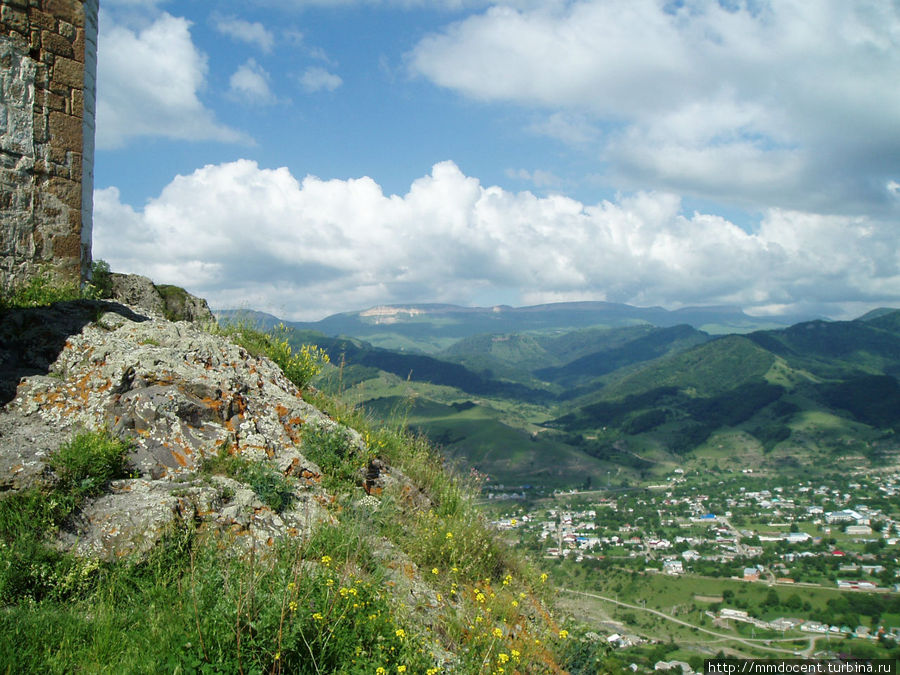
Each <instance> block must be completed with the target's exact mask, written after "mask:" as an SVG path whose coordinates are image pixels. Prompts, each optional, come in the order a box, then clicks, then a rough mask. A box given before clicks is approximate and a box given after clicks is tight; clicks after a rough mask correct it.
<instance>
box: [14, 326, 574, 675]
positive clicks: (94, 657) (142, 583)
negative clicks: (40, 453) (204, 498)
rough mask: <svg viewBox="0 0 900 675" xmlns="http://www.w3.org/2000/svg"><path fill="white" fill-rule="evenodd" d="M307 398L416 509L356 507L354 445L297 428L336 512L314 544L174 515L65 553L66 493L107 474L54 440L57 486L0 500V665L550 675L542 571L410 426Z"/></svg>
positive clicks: (556, 640)
mask: <svg viewBox="0 0 900 675" xmlns="http://www.w3.org/2000/svg"><path fill="white" fill-rule="evenodd" d="M256 343H258V344H259V345H261V347H260V348H261V349H263V350H265V349H267V348H269V347H271V346H272V345H271V344H269V345H268V347H267V346H266V341H265V340H256ZM276 346H277V345H276ZM310 396H311V398H312V400H313V402H314V403H315V404H316V405H318V406H319V407H320V408H322V409H325V410H328V411H329V413H330V414H332V415H333V416H335V417H337V418H338V419H339V421H341V422H343V423H345V424H347V425H349V426H352V427H354V428H357V429H358V430H359V431H360V433H361V434H362V435H363V436H364V438H365V439H366V442H367V444H368V447H369V451H370V453H371V454H372V455H373V456H377V457H379V458H381V459H382V460H383V461H385V462H386V463H388V464H389V465H390V466H393V467H397V468H399V469H401V470H402V471H403V472H404V473H405V474H406V475H407V476H409V477H410V479H411V480H412V482H413V485H415V488H414V489H415V490H419V491H421V495H422V497H423V498H424V499H425V500H426V505H423V504H422V503H421V499H420V500H411V499H409V497H408V494H409V493H408V492H407V491H404V489H403V487H402V486H399V485H398V486H397V488H396V489H388V490H386V491H385V492H384V493H383V494H381V495H380V496H379V497H378V498H377V499H375V498H370V501H369V502H367V501H366V500H365V498H366V496H365V493H364V492H363V490H362V488H361V487H360V480H361V478H360V476H361V475H362V474H361V473H360V469H361V468H363V467H364V464H363V465H359V464H358V462H359V461H361V460H360V458H359V457H357V455H356V453H355V452H350V451H346V450H345V451H340V452H336V451H335V452H331V451H329V453H327V457H326V455H324V454H323V455H322V456H321V457H319V456H318V455H317V454H316V453H319V452H320V450H317V449H316V448H318V447H319V444H320V443H321V442H325V441H322V439H319V438H318V437H314V436H310V437H309V438H306V436H305V437H304V443H305V445H304V451H305V452H309V453H313V454H312V455H311V457H312V458H313V459H314V460H316V461H319V463H320V464H321V465H322V466H323V468H326V469H327V471H328V474H329V475H328V476H326V478H327V481H326V482H325V484H326V485H327V486H328V488H329V492H330V494H331V497H332V499H331V501H329V502H328V504H327V505H328V508H329V509H330V510H331V513H332V516H333V518H334V521H333V524H331V525H329V524H323V525H321V526H319V527H318V528H317V529H316V531H315V532H314V534H313V535H312V537H311V538H309V539H307V540H305V541H302V542H300V543H299V544H298V543H296V542H295V543H284V544H275V545H274V546H273V547H271V548H269V549H266V550H262V551H253V552H252V553H250V554H247V555H243V554H238V553H236V552H233V553H231V554H230V555H229V554H228V553H227V551H229V550H230V544H229V539H228V536H227V535H223V534H219V533H216V532H210V531H205V530H203V529H194V526H193V525H190V524H185V526H183V527H178V528H175V529H174V530H173V531H172V532H171V533H170V535H169V536H168V537H166V538H165V539H164V540H163V541H162V542H161V543H160V544H159V545H158V546H157V547H156V548H155V549H154V550H153V551H152V552H151V553H150V555H149V556H147V557H146V558H144V559H133V560H132V559H123V560H120V561H117V562H115V563H101V562H98V561H92V560H79V559H75V558H72V557H71V556H68V555H66V554H62V553H59V552H57V551H55V550H54V549H53V548H52V546H49V545H48V543H47V542H48V535H49V534H51V533H52V531H53V530H54V529H55V528H56V527H59V526H60V524H61V523H62V522H63V521H64V519H65V518H66V517H69V516H68V514H69V513H75V512H77V508H78V499H80V498H81V497H78V495H79V494H80V492H78V491H83V490H85V489H90V490H91V491H92V492H91V494H92V495H93V494H96V493H98V491H99V493H102V491H103V490H104V489H105V487H104V486H105V483H106V481H107V480H108V478H109V477H110V475H112V474H109V475H108V473H109V471H113V473H116V472H118V471H119V470H120V469H116V468H115V466H114V467H113V468H112V469H108V466H109V465H110V462H109V461H107V459H103V460H102V461H101V460H99V459H96V458H95V456H94V455H86V456H85V452H86V451H84V450H80V449H76V450H74V451H66V453H61V455H60V456H61V457H65V463H64V464H61V463H60V462H59V461H55V463H54V466H57V465H59V466H62V467H68V466H74V467H76V468H77V472H76V474H77V475H76V474H73V476H74V477H73V478H72V479H71V480H69V479H68V478H66V476H67V475H68V474H67V473H66V472H65V471H63V469H61V468H58V469H57V472H58V474H59V476H60V478H59V479H57V480H51V481H50V482H48V483H47V484H46V485H44V486H39V487H36V488H33V489H32V490H29V491H27V492H25V493H12V494H7V495H4V496H3V497H2V499H0V603H2V607H3V610H2V611H0V672H17V671H18V670H19V669H20V668H21V667H22V666H23V664H28V669H29V670H34V671H40V672H111V673H112V672H115V673H118V672H160V671H167V672H200V671H202V672H223V673H225V672H228V673H230V672H260V673H261V672H297V673H307V672H308V673H312V672H334V673H337V672H348V673H349V672H353V673H374V672H381V671H380V670H378V669H381V668H383V669H385V671H386V672H410V673H437V672H444V668H445V666H446V667H447V668H451V669H453V670H454V672H472V673H478V672H490V671H492V670H494V669H495V668H496V667H498V666H500V665H507V668H519V669H521V670H523V671H527V672H535V673H539V672H556V671H557V668H558V656H557V654H558V647H559V645H560V644H561V643H562V642H564V640H565V635H564V632H563V633H561V632H560V629H559V626H557V625H556V624H555V623H554V622H553V620H552V619H551V617H550V615H549V614H548V613H547V612H546V610H545V609H544V604H543V602H542V601H541V599H540V595H541V594H542V593H543V590H544V589H543V581H544V579H542V578H540V577H538V576H537V574H536V573H534V572H533V571H531V568H530V567H529V566H528V564H527V563H525V561H523V559H522V558H521V557H519V556H518V555H517V554H515V553H514V552H512V551H511V550H510V549H508V548H507V547H506V546H505V545H504V544H503V543H502V542H501V541H500V540H499V538H498V537H497V536H496V535H495V533H494V532H493V531H492V530H490V529H489V528H488V527H487V525H486V521H485V518H484V517H483V515H482V514H481V513H480V511H479V510H478V508H477V507H476V506H475V504H474V497H475V493H474V491H473V486H472V485H469V484H467V483H465V482H464V481H461V480H459V479H457V478H454V477H453V476H452V475H450V474H449V473H447V472H446V471H445V470H444V469H443V468H442V462H441V459H440V457H439V456H437V455H436V453H435V451H434V450H433V448H432V447H431V446H430V445H429V444H427V443H426V442H425V441H424V439H422V438H421V437H417V436H413V435H410V434H409V433H407V432H406V431H405V430H404V429H403V428H396V427H394V428H388V427H386V426H384V425H380V424H375V423H373V422H372V420H371V418H369V417H368V416H367V415H366V414H365V413H364V412H363V411H361V410H359V409H356V408H352V407H348V406H347V405H346V404H344V403H342V402H340V401H338V400H336V399H333V398H330V397H327V396H325V395H321V394H319V395H316V396H313V395H310ZM310 433H312V432H310ZM101 440H102V439H101ZM332 440H334V441H335V442H338V441H339V440H340V439H332ZM97 442H98V443H99V442H100V441H97ZM103 442H104V443H105V441H103ZM101 445H102V443H101ZM332 445H333V443H331V441H329V442H328V443H327V446H328V448H330V449H331V450H334V448H332ZM95 446H96V443H95V442H94V441H91V442H90V443H88V445H87V447H95ZM104 447H105V446H104ZM324 447H325V446H322V448H324ZM117 452H118V450H117ZM321 452H325V450H321ZM106 454H109V453H106ZM95 455H96V453H95ZM101 456H102V457H106V455H103V454H102V453H101V454H100V455H97V457H101ZM117 456H119V457H120V456H121V453H120V452H119V454H118V455H117ZM328 458H330V459H328ZM326 459H328V461H327V462H326V461H325V460H326ZM332 460H333V461H332ZM113 464H114V463H113ZM332 464H334V465H333V466H332ZM116 466H118V465H116ZM120 468H121V467H120ZM73 470H74V469H73ZM85 486H87V488H86V487H85ZM372 499H374V502H372ZM376 502H377V503H376ZM223 551H225V552H226V553H223ZM454 664H455V665H454Z"/></svg>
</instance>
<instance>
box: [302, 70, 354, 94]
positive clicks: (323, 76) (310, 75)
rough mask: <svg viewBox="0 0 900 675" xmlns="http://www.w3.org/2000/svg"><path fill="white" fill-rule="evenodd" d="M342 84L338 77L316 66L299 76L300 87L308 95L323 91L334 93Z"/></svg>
mask: <svg viewBox="0 0 900 675" xmlns="http://www.w3.org/2000/svg"><path fill="white" fill-rule="evenodd" d="M343 83H344V81H343V80H342V79H341V78H340V76H338V75H335V74H334V73H330V72H328V71H327V70H325V69H324V68H319V67H318V66H310V67H309V68H307V69H306V70H304V71H303V74H302V75H300V85H301V86H302V87H303V88H304V89H305V90H306V91H308V92H310V93H313V92H316V91H323V90H324V91H334V90H335V89H337V88H338V87H340V86H341V85H342V84H343Z"/></svg>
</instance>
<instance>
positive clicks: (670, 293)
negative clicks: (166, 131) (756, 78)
mask: <svg viewBox="0 0 900 675" xmlns="http://www.w3.org/2000/svg"><path fill="white" fill-rule="evenodd" d="M94 202H95V212H94V222H95V225H94V252H95V255H96V256H97V257H98V258H103V259H105V260H107V261H108V262H109V263H110V264H111V265H112V267H113V268H114V269H117V270H122V271H129V272H137V273H141V274H146V275H147V276H150V277H151V278H153V279H155V280H157V281H159V282H166V283H176V284H180V285H184V286H186V287H188V288H189V289H190V290H192V291H193V292H196V293H199V294H200V295H203V296H204V297H207V298H208V299H209V300H210V302H211V304H212V305H213V306H215V307H220V308H224V307H252V308H255V309H261V310H266V311H270V312H272V313H274V314H276V315H280V316H282V317H284V318H289V319H301V318H302V319H314V318H321V317H322V316H324V315H326V314H329V313H332V312H336V311H343V310H349V309H360V308H364V307H367V306H371V305H374V304H380V303H386V302H412V301H420V302H421V301H439V302H454V303H461V304H469V303H472V302H474V301H475V299H476V298H479V297H484V296H485V294H488V295H490V294H500V293H505V294H508V293H509V292H511V291H512V290H513V289H514V291H515V292H517V293H518V294H519V295H518V297H519V298H520V302H522V303H528V302H538V301H545V300H551V299H553V300H564V299H585V298H593V299H605V300H609V301H615V302H628V303H633V304H638V305H656V304H660V305H664V306H669V307H674V306H679V305H684V304H718V303H727V304H738V305H741V306H744V307H745V308H748V309H751V310H753V309H754V308H756V309H758V310H759V311H763V310H766V309H768V308H771V307H772V306H774V305H778V306H782V307H785V308H794V309H804V310H810V309H815V310H818V311H826V310H830V311H831V312H832V313H835V312H839V310H840V308H841V307H843V306H845V305H849V304H851V303H854V302H860V301H866V302H885V303H889V302H897V301H898V300H900V259H898V256H897V253H896V251H897V250H898V248H900V247H898V246H897V235H896V232H895V231H894V230H895V228H894V227H892V226H890V225H889V224H885V223H880V222H878V221H875V220H872V219H869V218H862V217H846V216H821V215H816V214H810V213H803V212H798V211H789V210H783V209H772V210H770V211H768V212H767V213H766V214H765V216H764V218H763V219H762V222H761V223H760V224H759V227H758V228H757V229H756V231H754V232H747V231H745V230H743V229H741V228H740V227H737V226H736V225H734V224H733V223H730V222H728V221H727V220H725V219H723V218H721V217H718V216H714V215H707V214H702V213H694V214H692V215H685V214H684V213H683V212H682V204H681V200H680V199H679V198H678V197H677V196H675V195H673V194H671V193H663V192H641V193H636V194H633V195H629V196H624V197H621V198H619V199H617V200H616V201H614V202H612V201H603V202H600V203H597V204H583V203H581V202H579V201H576V200H573V199H570V198H567V197H564V196H559V195H552V196H548V197H538V196H536V195H534V194H532V193H530V192H521V193H512V192H509V191H506V190H504V189H501V188H499V187H496V186H489V187H485V186H483V185H481V183H480V182H479V181H478V180H477V179H475V178H472V177H470V176H466V175H465V174H463V173H462V172H461V171H460V170H459V168H458V167H457V166H456V165H455V164H454V163H452V162H442V163H439V164H436V165H435V166H434V167H433V169H432V171H431V173H430V174H429V175H427V176H424V177H422V178H419V179H417V180H416V181H414V182H413V183H412V185H411V186H410V188H409V191H408V192H407V193H406V194H404V195H386V194H384V192H383V190H382V189H381V187H380V186H379V185H378V184H377V183H376V182H375V181H373V180H372V179H371V178H368V177H363V178H359V179H351V180H328V181H325V180H320V179H318V178H316V177H314V176H307V177H306V178H304V179H303V180H297V179H296V178H295V177H294V176H292V175H291V173H290V171H289V170H288V169H286V168H280V169H263V168H260V167H259V166H258V165H257V164H256V163H255V162H252V161H249V160H240V161H236V162H232V163H228V164H220V165H209V166H205V167H203V168H201V169H198V170H197V171H195V172H194V173H192V174H190V175H186V176H178V177H176V178H175V179H174V180H173V181H172V182H171V183H170V184H169V185H167V186H166V187H165V188H164V189H163V191H162V192H161V194H160V195H159V196H158V197H156V198H154V199H152V200H150V201H149V202H148V203H147V204H146V205H145V206H144V207H143V208H142V209H135V208H133V207H132V206H130V205H128V204H124V203H122V201H121V197H120V195H119V193H118V191H117V190H116V189H115V188H107V189H104V190H98V191H97V192H96V193H95V199H94ZM262 205H265V208H262Z"/></svg>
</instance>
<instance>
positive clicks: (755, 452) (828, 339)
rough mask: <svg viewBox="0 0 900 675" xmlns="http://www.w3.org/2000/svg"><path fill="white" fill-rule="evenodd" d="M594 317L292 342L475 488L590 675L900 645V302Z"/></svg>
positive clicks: (439, 320) (412, 316)
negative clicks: (545, 593) (796, 317)
mask: <svg viewBox="0 0 900 675" xmlns="http://www.w3.org/2000/svg"><path fill="white" fill-rule="evenodd" d="M551 307H552V306H551ZM570 309H571V308H570ZM595 309H598V308H595ZM607 310H608V308H607ZM586 312H587V308H585V307H581V308H580V313H579V314H578V315H577V316H576V318H573V317H572V316H571V315H569V314H566V313H565V312H564V311H563V308H553V309H550V310H547V309H546V308H543V309H534V308H532V309H531V310H530V312H524V313H518V314H516V315H515V318H514V319H512V320H508V321H506V322H504V321H503V320H502V315H503V312H494V313H492V314H489V315H485V314H484V313H476V314H477V316H476V318H475V319H474V320H473V322H472V323H471V324H468V323H466V321H464V320H463V319H462V318H460V317H463V316H465V314H464V313H463V312H460V311H455V312H451V311H450V310H447V309H446V308H444V309H442V310H440V311H438V312H437V313H436V314H435V315H432V314H430V313H429V311H428V310H427V308H420V309H419V310H417V311H415V312H409V311H405V310H404V311H395V312H388V311H386V310H382V311H380V312H373V313H369V314H368V315H367V316H355V317H347V316H343V317H342V318H341V321H340V322H339V321H337V320H336V319H335V320H332V321H330V322H329V321H328V320H326V321H325V322H322V325H319V326H309V325H300V326H292V327H291V330H292V331H293V332H292V333H290V334H291V335H292V337H291V338H290V339H291V340H292V341H293V342H295V343H297V344H301V343H315V344H318V345H319V346H320V347H322V348H323V349H324V350H326V351H327V352H328V354H329V356H330V358H331V365H330V366H329V367H328V368H327V369H326V371H325V372H323V375H322V376H321V377H320V378H319V379H318V380H317V382H316V386H318V387H320V388H322V389H323V390H325V391H327V392H329V393H331V394H335V395H337V396H340V397H341V399H342V400H343V401H345V402H347V403H349V404H351V405H353V406H356V407H358V408H360V409H364V410H365V411H366V413H367V415H369V416H370V417H372V418H375V419H377V420H381V421H385V422H386V423H388V424H390V425H394V426H396V427H398V428H409V429H411V430H413V431H415V432H418V433H421V434H424V435H425V436H427V437H428V438H429V439H430V440H431V441H432V442H434V443H435V444H436V445H437V446H438V447H439V448H440V449H441V451H442V453H443V455H444V459H445V462H446V463H447V464H451V465H455V466H456V468H457V470H458V471H459V472H461V473H464V474H467V475H469V476H470V477H472V478H473V479H474V480H476V481H477V482H479V483H480V484H481V493H482V505H483V507H484V508H485V509H487V511H488V512H489V513H491V514H492V517H493V518H494V525H495V527H496V528H497V529H498V530H500V532H501V533H502V534H503V535H504V536H505V537H506V538H507V540H508V541H509V543H511V544H513V545H514V546H516V547H518V548H520V549H522V550H523V551H526V552H527V553H528V555H529V556H531V557H532V558H533V559H534V560H536V561H537V562H538V563H539V564H540V565H541V566H542V567H543V568H544V569H545V570H546V572H547V573H548V574H549V575H551V576H552V578H553V580H554V582H555V584H556V587H557V588H559V589H560V591H561V592H560V597H559V607H560V608H561V610H562V611H563V612H564V613H565V615H566V617H567V618H566V623H567V624H568V625H571V626H573V627H575V628H573V637H576V638H577V640H573V641H572V644H571V649H572V650H573V651H572V653H571V654H570V657H571V658H572V662H573V663H581V664H582V666H583V670H581V671H578V670H577V669H576V670H574V671H573V672H595V669H596V668H599V667H600V666H601V665H602V668H603V669H604V670H606V671H609V672H622V671H624V670H625V669H627V668H628V667H629V666H631V667H632V670H633V669H634V668H637V669H638V670H640V671H649V670H653V669H654V667H655V666H657V664H658V663H659V662H667V663H671V664H673V666H674V667H681V668H682V669H683V670H694V671H700V670H701V669H702V661H703V659H706V658H714V657H716V656H722V655H725V656H735V657H758V658H764V657H773V656H783V657H794V656H804V657H816V658H830V657H832V656H834V655H837V654H841V653H844V654H853V655H857V656H867V657H877V658H888V657H893V658H896V656H897V653H898V648H897V642H898V640H900V593H898V589H900V576H898V574H900V565H898V551H900V506H898V504H900V499H898V495H900V441H898V438H897V435H896V431H897V429H898V428H900V385H898V381H897V376H898V374H900V311H897V310H889V309H885V310H877V311H874V312H870V313H869V314H867V315H865V316H863V317H860V318H859V319H856V320H854V321H822V320H818V319H816V320H813V321H805V322H800V323H797V324H793V325H790V326H780V327H773V326H767V327H759V326H753V325H749V324H744V325H743V328H744V330H741V331H735V332H728V331H720V332H718V333H716V332H712V331H709V330H704V329H703V328H704V326H705V327H706V328H707V329H708V328H710V325H711V324H710V322H707V323H706V324H703V325H701V326H693V325H689V324H687V323H683V324H682V323H675V322H674V321H673V320H672V319H673V318H674V317H671V316H667V317H666V320H665V321H660V323H661V324H662V325H655V324H653V323H651V322H650V321H649V320H647V318H646V316H645V317H642V318H636V317H638V314H639V313H636V312H627V311H624V310H622V309H621V308H617V310H616V312H615V313H614V314H615V316H612V315H611V314H609V313H608V311H607V313H606V314H605V315H604V314H603V313H602V312H601V313H600V314H596V315H594V316H593V319H590V320H593V321H594V323H593V324H590V323H589V321H590V320H589V319H588V318H586V317H587V314H586ZM498 315H500V316H498ZM525 315H528V316H527V319H526V318H523V317H524V316H525ZM563 316H564V317H565V319H561V318H560V317H563ZM611 317H612V318H611ZM623 317H624V318H623ZM232 318H234V317H232ZM255 318H256V319H257V320H259V319H260V317H258V316H257V317H255ZM658 318H659V317H658V316H657V319H658ZM706 318H708V319H710V317H709V316H707V317H706ZM713 320H714V321H715V322H717V325H719V326H723V325H726V324H728V322H729V321H731V325H732V327H733V326H734V324H735V323H736V322H735V320H734V315H733V314H732V315H731V319H728V318H727V317H719V318H715V319H711V321H713ZM266 321H268V322H269V323H270V324H271V325H274V323H273V321H274V319H266ZM353 321H355V322H357V323H356V325H357V328H358V329H359V330H358V332H357V333H345V334H340V335H328V334H325V333H324V332H320V329H322V328H324V327H326V326H327V325H331V326H332V328H334V327H335V326H341V327H343V328H347V327H348V326H351V324H352V322H353ZM366 321H369V322H374V323H368V324H366V323H365V322H366ZM491 322H493V323H491ZM488 325H490V326H493V328H495V329H496V330H497V332H489V333H478V332H477V331H478V330H480V329H482V328H484V327H485V326H488ZM359 326H367V327H366V328H364V329H360V328H359ZM370 339H372V340H373V341H370ZM376 343H377V344H376Z"/></svg>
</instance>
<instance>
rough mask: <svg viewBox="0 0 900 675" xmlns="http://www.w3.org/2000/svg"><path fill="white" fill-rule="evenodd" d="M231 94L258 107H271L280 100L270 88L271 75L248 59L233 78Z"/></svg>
mask: <svg viewBox="0 0 900 675" xmlns="http://www.w3.org/2000/svg"><path fill="white" fill-rule="evenodd" d="M229 94H230V95H231V97H232V98H234V99H237V100H239V101H242V102H244V103H250V104H256V105H269V104H272V103H275V102H276V101H277V100H278V99H277V98H276V96H275V94H273V93H272V90H271V88H270V87H269V73H267V72H266V70H265V69H264V68H263V67H262V66H261V65H259V64H258V63H257V62H256V60H254V59H248V60H247V61H246V62H245V63H244V64H242V65H241V66H240V67H239V68H238V69H237V70H236V71H235V72H234V74H233V75H232V76H231V79H230V80H229Z"/></svg>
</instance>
